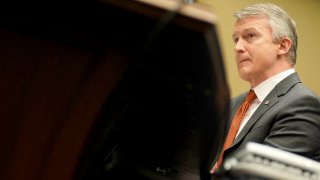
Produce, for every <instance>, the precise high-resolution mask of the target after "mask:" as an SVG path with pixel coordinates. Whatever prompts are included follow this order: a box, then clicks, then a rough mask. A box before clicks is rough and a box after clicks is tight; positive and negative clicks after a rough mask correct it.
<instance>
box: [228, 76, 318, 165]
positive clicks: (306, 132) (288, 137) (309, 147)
mask: <svg viewBox="0 0 320 180" xmlns="http://www.w3.org/2000/svg"><path fill="white" fill-rule="evenodd" d="M246 94H247V93H243V94H241V95H240V96H238V97H235V98H234V99H233V100H232V102H231V116H230V121H231V119H232V117H233V116H234V114H235V111H236V110H237V109H238V106H239V105H240V104H241V102H242V101H243V99H244V97H245V95H246ZM249 141H252V142H257V143H262V144H266V145H270V146H273V147H277V148H280V149H283V150H286V151H289V152H292V153H296V154H299V155H302V156H305V157H308V158H311V159H314V160H317V161H320V99H319V96H317V95H316V94H314V93H313V92H312V91H311V90H309V89H308V88H307V87H305V86H304V85H302V83H301V82H300V80H299V77H298V75H297V74H296V73H293V74H291V75H290V76H288V77H287V78H285V79H284V80H282V81H281V82H280V83H279V84H278V85H277V86H276V87H275V88H274V89H273V90H272V91H271V92H270V93H269V94H268V96H267V97H266V98H265V99H264V101H263V102H262V103H261V104H260V106H259V107H258V109H257V110H256V111H255V112H254V114H253V115H252V117H251V118H250V119H249V121H248V122H247V124H246V125H245V127H244V128H243V129H242V131H241V132H240V134H239V135H238V136H237V138H236V139H235V141H234V142H233V144H232V146H231V147H230V148H229V149H227V150H226V151H225V154H224V159H225V158H227V157H228V156H230V155H232V154H233V153H234V152H235V151H236V150H239V149H240V148H242V147H243V146H244V145H245V144H246V143H247V142H249Z"/></svg>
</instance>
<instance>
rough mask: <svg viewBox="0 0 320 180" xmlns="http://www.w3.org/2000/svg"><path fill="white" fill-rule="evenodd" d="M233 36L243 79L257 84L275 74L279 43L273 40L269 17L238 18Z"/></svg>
mask: <svg viewBox="0 0 320 180" xmlns="http://www.w3.org/2000/svg"><path fill="white" fill-rule="evenodd" d="M232 38H233V40H234V43H235V47H234V52H235V60H236V64H237V67H238V73H239V76H240V77H241V78H242V79H244V80H245V81H248V82H249V83H251V85H254V86H255V85H257V84H259V83H260V82H262V81H264V80H266V79H267V78H269V77H271V76H273V75H274V74H273V73H274V71H275V70H276V69H277V59H278V57H277V51H278V48H279V44H278V43H274V42H273V41H272V30H271V27H270V24H269V23H268V21H267V19H265V18H263V17H248V18H245V19H241V20H238V21H237V22H236V23H235V26H234V32H233V35H232Z"/></svg>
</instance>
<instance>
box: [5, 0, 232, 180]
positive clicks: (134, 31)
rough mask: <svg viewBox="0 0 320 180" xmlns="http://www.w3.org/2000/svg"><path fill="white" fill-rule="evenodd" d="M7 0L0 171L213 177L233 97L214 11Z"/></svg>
mask: <svg viewBox="0 0 320 180" xmlns="http://www.w3.org/2000/svg"><path fill="white" fill-rule="evenodd" d="M8 9H11V10H12V14H7V15H6V16H3V20H4V21H3V26H2V27H1V28H0V32H1V33H0V36H1V41H0V46H1V48H0V58H1V60H0V84H1V88H0V99H1V108H0V119H1V126H0V128H1V130H0V134H1V136H0V143H1V148H0V162H1V163H0V164H1V165H0V166H1V168H0V179H2V180H20V179H21V180H22V179H23V180H29V179H30V180H71V179H119V178H122V177H130V176H131V177H138V178H140V179H181V178H185V179H187V177H190V178H192V179H200V177H206V173H207V171H206V170H208V169H209V166H210V163H211V162H212V159H213V156H214V152H215V151H216V148H217V147H218V145H219V140H220V136H219V134H220V133H219V131H220V130H221V129H222V128H223V127H224V126H225V124H224V119H225V118H226V117H227V116H226V114H227V113H228V108H227V107H228V99H229V93H228V87H227V83H226V78H225V74H224V67H223V61H222V57H221V52H220V49H219V42H218V38H217V35H216V29H215V16H214V15H213V14H212V13H211V12H209V11H207V10H205V9H204V8H203V7H200V6H199V5H197V4H181V3H179V2H178V1H174V0H140V1H131V0H101V1H81V2H76V3H75V2H71V1H70V2H69V1H67V2H60V1H57V2H55V3H52V4H50V5H46V6H40V7H37V6H33V4H32V3H31V2H28V5H26V6H24V7H23V8H21V9H19V8H18V9H17V8H15V6H8ZM213 94H218V95H215V96H213ZM129 169H130V170H129ZM127 172H128V173H131V174H129V175H130V176H127V175H128V174H127V175H126V176H124V175H123V174H125V173H127ZM121 173H122V174H121Z"/></svg>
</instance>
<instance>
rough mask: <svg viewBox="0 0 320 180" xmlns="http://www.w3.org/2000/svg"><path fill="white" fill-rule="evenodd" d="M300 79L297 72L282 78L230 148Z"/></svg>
mask: <svg viewBox="0 0 320 180" xmlns="http://www.w3.org/2000/svg"><path fill="white" fill-rule="evenodd" d="M299 82H300V79H299V77H298V75H297V73H293V74H291V75H289V76H288V77H287V78H285V79H284V80H282V81H281V82H280V83H279V84H278V85H277V86H275V88H274V89H273V90H272V91H271V92H270V93H269V94H268V95H267V97H266V98H265V99H264V100H263V102H262V103H261V104H260V105H259V107H258V109H257V110H256V111H255V112H254V113H253V115H252V117H251V118H250V119H249V121H248V122H247V124H246V125H245V126H244V128H243V129H242V131H241V132H240V134H239V135H238V136H237V138H236V139H235V141H234V142H233V144H232V145H231V147H230V148H232V147H233V146H235V145H236V144H238V143H239V142H240V141H241V140H242V139H243V138H244V137H245V136H246V134H248V132H249V131H250V129H251V127H252V126H253V125H254V124H255V123H256V122H257V121H258V120H259V119H260V117H261V116H262V115H263V114H264V113H266V112H267V111H268V109H270V108H271V107H272V106H274V105H275V104H276V103H278V102H279V101H280V98H279V97H280V96H283V95H285V94H286V93H287V92H288V91H289V90H290V89H291V87H292V86H294V85H295V84H297V83H299Z"/></svg>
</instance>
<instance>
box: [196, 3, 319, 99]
mask: <svg viewBox="0 0 320 180" xmlns="http://www.w3.org/2000/svg"><path fill="white" fill-rule="evenodd" d="M195 2H198V3H201V4H204V5H206V6H209V7H210V8H211V9H212V11H213V12H214V13H215V14H216V15H217V16H218V23H217V27H218V32H219V36H220V37H219V38H220V44H221V48H222V49H221V50H222V53H223V56H224V61H225V62H224V64H225V69H226V73H227V78H228V83H229V87H230V92H231V96H232V97H234V96H236V95H238V94H239V93H241V92H243V91H246V90H248V89H249V84H248V83H246V82H244V81H243V80H242V79H240V78H239V77H238V72H237V68H236V65H235V62H234V54H233V46H234V43H233V42H232V39H231V34H232V32H233V25H234V21H235V19H234V17H233V12H235V11H236V10H238V9H241V8H243V7H244V6H246V5H249V4H252V3H261V2H266V1H262V0H197V1H195ZM268 2H270V3H274V4H276V5H278V6H280V7H282V8H283V9H284V10H285V11H286V12H287V13H288V14H289V16H291V17H292V18H293V19H294V20H295V21H296V24H297V30H298V52H297V64H296V66H295V69H296V71H297V72H298V73H299V76H300V78H301V80H302V82H303V83H304V84H305V85H306V86H308V87H309V88H311V89H312V90H313V91H314V92H315V93H316V94H318V95H320V83H319V78H320V69H319V67H320V58H319V52H320V45H319V43H320V35H319V33H320V11H319V10H320V1H319V0H303V1H302V0H268Z"/></svg>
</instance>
